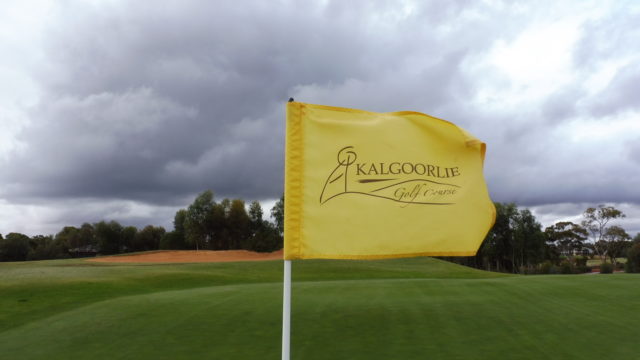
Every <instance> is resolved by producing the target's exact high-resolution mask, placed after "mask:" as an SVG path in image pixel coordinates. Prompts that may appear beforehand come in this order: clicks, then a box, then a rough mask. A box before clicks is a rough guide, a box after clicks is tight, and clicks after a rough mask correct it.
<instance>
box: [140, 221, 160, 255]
mask: <svg viewBox="0 0 640 360" xmlns="http://www.w3.org/2000/svg"><path fill="white" fill-rule="evenodd" d="M165 233H166V231H165V229H164V228H163V227H162V226H157V227H156V226H153V225H147V226H145V227H144V229H142V230H140V231H138V233H137V234H136V236H135V239H134V245H135V246H134V249H135V250H136V251H149V250H157V249H159V248H160V240H161V239H162V236H164V234H165Z"/></svg>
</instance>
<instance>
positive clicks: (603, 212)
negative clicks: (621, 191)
mask: <svg viewBox="0 0 640 360" xmlns="http://www.w3.org/2000/svg"><path fill="white" fill-rule="evenodd" d="M582 216H583V217H584V220H583V221H582V226H584V227H585V228H586V229H587V230H588V231H589V232H590V233H591V236H592V242H593V248H594V250H595V251H596V253H597V254H598V256H599V257H600V258H601V259H602V261H604V259H606V257H607V250H608V244H607V243H608V241H607V239H606V238H605V234H606V233H607V230H608V227H607V225H608V224H609V222H611V220H615V219H619V218H624V217H625V214H624V213H622V211H620V210H618V209H616V208H614V207H613V206H604V205H598V207H597V208H593V207H590V208H587V210H585V211H584V213H583V214H582Z"/></svg>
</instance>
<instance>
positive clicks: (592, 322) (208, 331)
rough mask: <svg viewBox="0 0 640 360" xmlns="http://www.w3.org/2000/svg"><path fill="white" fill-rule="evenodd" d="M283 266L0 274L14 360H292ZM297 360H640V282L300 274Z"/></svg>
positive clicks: (323, 264)
mask: <svg viewBox="0 0 640 360" xmlns="http://www.w3.org/2000/svg"><path fill="white" fill-rule="evenodd" d="M281 307H282V261H263V262H231V263H199V264H109V263H90V262H87V261H84V260H55V261H38V262H24V263H0V358H2V359H204V358H210V359H279V358H280V335H281V316H282V314H281V311H282V308H281ZM292 309H293V310H292V339H291V342H292V359H603V358H624V359H635V358H638V356H639V355H638V354H639V349H640V345H639V344H640V342H639V338H638V335H639V334H640V333H639V330H638V329H639V327H638V324H640V276H639V275H631V274H614V275H567V276H560V275H555V276H507V275H503V274H496V273H489V272H483V271H478V270H474V269H470V268H466V267H462V266H458V265H454V264H450V263H447V262H444V261H440V260H437V259H431V258H412V259H396V260H380V261H329V260H324V261H322V260H317V261H316V260H307V261H296V262H294V263H293V299H292Z"/></svg>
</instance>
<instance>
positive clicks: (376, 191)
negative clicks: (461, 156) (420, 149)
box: [320, 146, 461, 207]
mask: <svg viewBox="0 0 640 360" xmlns="http://www.w3.org/2000/svg"><path fill="white" fill-rule="evenodd" d="M357 160H358V155H357V153H356V151H355V148H354V146H345V147H343V148H342V149H340V150H339V151H338V155H337V166H336V167H335V168H334V169H333V171H332V172H331V173H330V174H329V176H328V177H327V180H326V181H325V183H324V186H323V188H322V192H321V193H320V204H324V203H326V202H327V201H329V200H331V199H333V198H335V197H337V196H340V195H345V194H352V195H364V196H372V197H376V198H380V199H384V200H391V201H393V202H396V203H399V204H401V206H403V207H404V206H407V205H410V204H415V205H453V204H455V200H456V198H457V196H458V195H459V194H460V192H459V189H460V188H461V186H460V185H456V184H454V183H453V181H454V180H455V178H456V177H458V176H460V175H461V173H460V168H459V166H453V167H442V166H439V165H433V164H430V163H427V162H416V163H414V162H409V161H394V162H389V163H386V162H383V161H382V162H376V161H357ZM444 180H448V182H444Z"/></svg>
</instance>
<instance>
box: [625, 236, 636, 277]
mask: <svg viewBox="0 0 640 360" xmlns="http://www.w3.org/2000/svg"><path fill="white" fill-rule="evenodd" d="M625 271H626V272H630V273H640V243H637V244H634V245H633V246H632V247H631V248H629V250H628V251H627V264H626V267H625Z"/></svg>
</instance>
